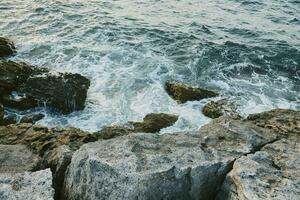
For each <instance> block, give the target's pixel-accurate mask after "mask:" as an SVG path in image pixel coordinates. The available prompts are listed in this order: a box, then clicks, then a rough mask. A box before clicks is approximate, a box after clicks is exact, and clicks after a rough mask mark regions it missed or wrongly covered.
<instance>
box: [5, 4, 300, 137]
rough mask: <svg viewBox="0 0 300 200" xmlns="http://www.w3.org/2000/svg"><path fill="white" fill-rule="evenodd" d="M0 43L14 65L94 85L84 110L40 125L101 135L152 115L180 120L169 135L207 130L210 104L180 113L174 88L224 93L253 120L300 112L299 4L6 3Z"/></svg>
mask: <svg viewBox="0 0 300 200" xmlns="http://www.w3.org/2000/svg"><path fill="white" fill-rule="evenodd" d="M0 30H1V32H0V33H1V36H5V37H9V38H10V39H12V40H13V41H15V43H16V45H17V47H18V54H17V56H16V57H15V58H14V60H17V61H26V62H28V63H31V64H35V65H38V66H46V67H49V68H52V69H53V70H58V71H68V72H77V73H80V74H82V75H85V76H87V77H88V78H90V79H91V81H92V84H91V88H90V90H89V94H88V100H87V104H86V109H85V110H83V111H80V112H76V113H72V114H70V115H68V116H61V115H55V114H53V113H49V112H47V111H45V112H46V114H47V117H46V118H45V119H44V120H43V121H41V122H40V123H42V124H47V125H50V126H54V125H55V126H56V125H61V126H76V127H79V128H82V129H85V130H91V131H94V130H97V129H100V128H101V127H102V126H104V125H110V124H112V123H124V122H126V121H128V120H141V119H142V117H143V116H144V115H146V114H147V113H150V112H169V113H175V114H179V115H180V119H179V121H178V122H177V123H176V124H175V125H174V126H173V127H170V128H167V129H165V130H163V132H166V131H179V130H185V129H188V128H198V127H199V126H201V125H203V124H205V123H207V122H208V121H209V119H208V118H206V117H204V116H203V115H202V114H201V108H202V107H203V105H204V104H205V103H206V102H207V101H208V100H202V101H200V102H188V103H186V104H184V105H177V104H176V103H175V102H174V101H173V100H172V99H171V98H170V97H169V96H168V95H167V94H166V93H165V91H164V86H163V83H164V81H165V80H168V79H175V80H180V81H183V82H186V83H189V84H192V85H195V86H200V87H207V88H210V89H214V90H217V91H219V92H220V93H221V94H222V95H223V96H225V97H230V98H232V99H233V100H234V101H235V102H236V103H237V104H238V109H239V112H240V113H241V114H242V115H244V116H246V115H248V114H249V113H254V112H260V111H265V110H269V109H272V108H278V107H280V108H289V109H295V110H300V1H297V0H285V1H283V0H282V1H281V0H278V1H274V0H265V1H253V0H252V1H245V0H244V1H243V0H239V1H238V0H228V1H221V0H181V1H180V0H177V1H176V0H161V1H159V0H147V1H146V0H115V1H104V0H93V1H92V0H91V1H83V0H81V1H80V0H69V1H65V0H60V1H59V0H56V1H54V0H53V1H50V0H1V2H0Z"/></svg>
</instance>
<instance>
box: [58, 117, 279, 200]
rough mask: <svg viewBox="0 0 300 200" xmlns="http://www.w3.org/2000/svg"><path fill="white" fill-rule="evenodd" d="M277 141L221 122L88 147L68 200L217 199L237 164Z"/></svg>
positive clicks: (76, 162) (68, 185)
mask: <svg viewBox="0 0 300 200" xmlns="http://www.w3.org/2000/svg"><path fill="white" fill-rule="evenodd" d="M275 138H276V135H274V134H273V133H272V132H270V131H268V130H265V129H262V128H259V127H257V126H255V125H253V124H251V123H248V122H243V121H240V120H232V119H226V118H218V119H216V120H214V121H213V122H212V123H210V124H208V125H206V126H204V127H203V128H201V129H200V130H199V131H192V132H186V133H173V134H161V135H159V134H145V133H136V134H130V135H126V136H122V137H117V138H113V139H110V140H99V141H97V142H93V143H89V144H85V145H83V146H82V147H81V148H80V149H79V150H78V151H76V152H75V153H74V155H73V157H72V161H71V164H70V165H69V167H68V170H67V173H66V176H65V187H64V191H65V194H66V197H65V199H72V200H76V199H87V200H88V199H114V200H117V199H152V200H155V199H214V197H215V196H216V194H217V190H218V188H219V187H220V185H221V184H222V182H223V180H224V178H225V176H226V174H227V173H228V172H229V171H230V169H231V167H232V164H233V162H234V160H235V159H236V158H238V157H240V156H242V155H246V154H248V153H250V152H254V151H255V150H256V149H258V148H259V147H261V146H263V145H265V144H267V143H269V142H270V141H273V140H274V139H275Z"/></svg>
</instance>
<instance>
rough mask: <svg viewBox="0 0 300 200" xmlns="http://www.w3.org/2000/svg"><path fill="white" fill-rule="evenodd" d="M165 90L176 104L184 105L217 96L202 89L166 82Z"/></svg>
mask: <svg viewBox="0 0 300 200" xmlns="http://www.w3.org/2000/svg"><path fill="white" fill-rule="evenodd" d="M165 89H166V91H167V93H168V94H169V95H170V96H171V97H172V98H173V99H175V100H176V101H177V102H178V103H185V102H187V101H198V100H201V99H205V98H210V97H216V96H218V95H219V94H218V93H216V92H214V91H210V90H206V89H202V88H194V87H191V86H188V85H186V84H183V83H179V82H175V81H167V82H166V83H165Z"/></svg>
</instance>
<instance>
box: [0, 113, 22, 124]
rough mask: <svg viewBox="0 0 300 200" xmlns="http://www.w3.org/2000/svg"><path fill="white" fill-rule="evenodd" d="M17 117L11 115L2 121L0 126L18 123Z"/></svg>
mask: <svg viewBox="0 0 300 200" xmlns="http://www.w3.org/2000/svg"><path fill="white" fill-rule="evenodd" d="M17 118H18V117H17V115H16V114H9V115H6V116H4V117H3V119H2V121H0V125H9V124H15V123H17Z"/></svg>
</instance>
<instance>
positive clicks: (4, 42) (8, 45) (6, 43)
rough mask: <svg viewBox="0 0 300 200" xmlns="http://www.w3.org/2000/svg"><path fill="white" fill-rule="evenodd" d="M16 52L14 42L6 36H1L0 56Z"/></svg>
mask: <svg viewBox="0 0 300 200" xmlns="http://www.w3.org/2000/svg"><path fill="white" fill-rule="evenodd" d="M14 53H16V47H15V45H14V43H13V42H12V41H10V40H8V39H6V38H3V37H0V57H7V56H11V55H13V54H14Z"/></svg>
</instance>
